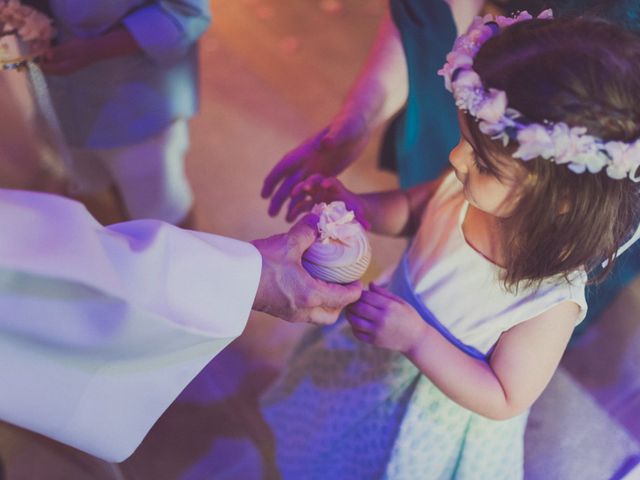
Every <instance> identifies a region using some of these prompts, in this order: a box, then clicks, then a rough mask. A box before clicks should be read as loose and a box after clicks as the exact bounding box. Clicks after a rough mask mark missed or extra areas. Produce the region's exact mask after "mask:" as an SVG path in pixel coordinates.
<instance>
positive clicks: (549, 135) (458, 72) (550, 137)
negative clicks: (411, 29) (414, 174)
mask: <svg viewBox="0 0 640 480" xmlns="http://www.w3.org/2000/svg"><path fill="white" fill-rule="evenodd" d="M532 18H533V17H532V16H531V15H530V14H529V13H528V12H520V13H519V14H518V15H517V16H516V17H512V18H509V17H501V16H497V17H493V16H492V15H486V16H485V17H483V18H482V17H476V18H475V19H474V20H473V23H472V24H471V26H470V27H469V30H468V31H467V33H466V34H464V35H461V36H460V37H458V39H457V40H456V41H455V43H454V45H453V50H452V51H451V52H450V53H449V54H448V55H447V63H445V65H444V67H442V69H440V70H439V71H438V74H439V75H442V76H443V77H444V79H445V87H446V88H447V90H449V91H450V92H453V97H454V99H455V101H456V106H457V107H458V108H459V109H461V110H465V111H467V112H469V114H471V115H472V116H473V117H475V118H476V119H477V120H478V122H479V124H478V127H479V128H480V131H481V132H482V133H484V134H485V135H488V136H490V137H491V138H492V139H494V140H501V141H502V143H503V145H504V146H506V145H507V144H508V143H509V141H511V140H516V141H517V142H518V149H517V150H516V152H515V153H514V154H513V156H514V157H516V158H520V159H522V160H525V161H526V160H531V159H533V158H536V157H542V158H544V159H546V160H550V161H552V162H555V163H557V164H567V166H568V168H569V169H571V170H572V171H573V172H575V173H583V172H585V171H589V172H591V173H597V172H600V171H601V170H602V169H603V168H604V169H606V173H607V175H608V176H609V177H610V178H613V179H616V180H620V179H624V178H629V179H630V180H632V181H634V182H640V172H638V167H640V139H638V140H636V141H634V142H632V143H625V142H619V141H609V142H605V141H603V140H601V139H599V138H596V137H593V136H591V135H588V134H587V133H586V132H587V129H586V128H585V127H570V126H569V125H567V124H566V123H564V122H558V123H553V122H550V121H546V120H545V121H544V122H543V123H542V124H540V123H532V122H530V121H528V120H527V119H526V118H525V117H524V115H523V114H522V113H520V112H518V111H517V110H515V109H513V108H509V107H508V106H507V94H506V93H505V92H504V91H502V90H497V89H495V88H490V89H488V90H487V89H486V88H485V87H484V86H483V85H482V80H481V79H480V76H479V75H478V74H477V73H476V72H475V71H474V70H473V58H474V57H475V55H476V54H477V53H478V50H480V47H481V46H482V45H483V44H484V43H485V42H486V41H487V40H489V39H490V38H491V37H493V36H494V35H496V34H498V33H499V32H500V30H501V29H502V28H504V27H508V26H510V25H513V24H514V23H519V22H524V21H527V20H531V19H532ZM537 18H538V19H543V20H549V19H552V18H553V14H552V12H551V10H545V11H544V12H542V13H541V14H540V15H538V17H537Z"/></svg>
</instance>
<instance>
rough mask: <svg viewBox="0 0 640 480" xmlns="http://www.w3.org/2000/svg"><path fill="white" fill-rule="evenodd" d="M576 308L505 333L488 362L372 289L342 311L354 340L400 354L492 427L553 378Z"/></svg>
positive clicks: (562, 308)
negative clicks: (493, 421)
mask: <svg viewBox="0 0 640 480" xmlns="http://www.w3.org/2000/svg"><path fill="white" fill-rule="evenodd" d="M578 313H579V307H578V306H577V305H576V304H575V303H573V302H570V301H566V302H563V303H561V304H559V305H557V306H555V307H553V308H551V309H549V310H548V311H546V312H544V313H542V314H540V315H538V316H537V317H535V318H533V319H531V320H528V321H526V322H523V323H521V324H519V325H516V326H514V327H513V328H511V329H510V330H508V331H506V332H504V333H503V334H502V336H501V337H500V340H499V341H498V344H497V345H496V348H495V350H494V351H493V353H492V354H491V357H490V359H489V361H488V362H486V361H483V360H479V359H476V358H473V357H471V356H469V355H467V354H466V353H464V352H462V351H461V350H460V349H458V348H457V347H455V346H454V345H453V344H452V343H450V342H449V341H448V340H447V339H446V338H444V337H443V336H442V335H441V334H440V333H439V332H438V331H437V330H435V328H433V327H432V326H430V325H429V324H428V323H426V322H425V321H424V320H423V319H422V318H421V317H420V316H419V315H418V313H417V312H416V311H415V310H414V309H413V307H412V306H411V305H409V304H407V303H406V302H405V301H404V300H402V299H400V298H399V297H397V296H395V295H393V294H392V293H390V292H388V291H387V290H385V289H383V288H381V287H377V286H375V285H372V286H371V291H365V292H363V294H362V297H361V299H360V300H359V301H358V302H357V303H356V304H354V305H353V306H351V307H349V308H348V310H347V319H348V320H349V322H350V323H351V326H352V328H353V331H354V335H355V336H356V337H357V338H358V339H360V340H362V341H365V342H367V343H371V344H373V345H377V346H380V347H383V348H388V349H391V350H396V351H399V352H402V353H403V354H404V355H406V357H407V358H408V359H409V360H410V361H411V362H412V363H413V364H415V365H416V366H417V367H418V368H419V369H420V370H421V371H422V373H424V374H425V375H426V376H427V377H428V378H429V379H430V380H431V381H432V382H433V383H434V384H435V385H436V386H437V387H438V388H439V389H440V390H442V392H443V393H444V394H445V395H447V396H448V397H449V398H451V399H452V400H453V401H455V402H456V403H458V404H460V405H462V406H463V407H465V408H468V409H469V410H471V411H474V412H476V413H478V414H480V415H483V416H485V417H488V418H492V419H495V420H504V419H507V418H511V417H514V416H516V415H518V414H520V413H522V412H524V411H525V410H526V409H527V408H529V407H530V406H531V404H532V403H533V402H534V401H535V400H536V399H537V398H538V396H540V394H541V393H542V391H543V390H544V388H545V387H546V385H547V383H548V382H549V380H550V379H551V376H552V375H553V373H554V372H555V370H556V368H557V366H558V363H559V362H560V358H561V357H562V354H563V352H564V350H565V348H566V346H567V343H568V342H569V337H570V336H571V332H572V331H573V327H574V325H575V321H576V318H577V316H578Z"/></svg>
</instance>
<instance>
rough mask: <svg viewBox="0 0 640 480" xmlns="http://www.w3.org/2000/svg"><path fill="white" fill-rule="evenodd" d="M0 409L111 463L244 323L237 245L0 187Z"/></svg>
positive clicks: (246, 281) (249, 270)
mask: <svg viewBox="0 0 640 480" xmlns="http://www.w3.org/2000/svg"><path fill="white" fill-rule="evenodd" d="M0 221H1V222H2V233H0V385H2V394H1V395H0V418H1V419H2V420H5V421H8V422H10V423H13V424H16V425H18V426H21V427H24V428H27V429H30V430H33V431H36V432H38V433H41V434H44V435H47V436H49V437H51V438H54V439H56V440H58V441H61V442H63V443H66V444H68V445H71V446H74V447H76V448H79V449H81V450H84V451H86V452H88V453H91V454H93V455H96V456H98V457H101V458H103V459H105V460H108V461H122V460H124V459H125V458H126V457H128V456H129V455H130V454H131V453H132V452H133V451H134V450H135V448H136V447H137V446H138V445H139V443H140V442H141V441H142V439H143V438H144V436H145V435H146V434H147V432H148V431H149V429H150V428H151V427H152V426H153V424H154V423H155V421H156V420H157V419H158V418H159V416H160V415H161V414H162V413H163V412H164V410H165V409H166V408H167V407H168V406H169V405H170V404H171V402H172V401H173V400H174V399H175V397H176V396H177V395H178V394H179V393H180V392H181V391H182V389H183V388H184V387H185V386H186V385H187V384H188V383H189V382H190V381H191V380H192V379H193V377H194V376H195V375H196V374H197V373H198V372H199V371H200V370H201V369H202V368H203V367H204V366H205V365H206V364H207V363H208V362H209V361H210V360H211V359H212V358H213V357H214V356H215V355H216V354H217V353H218V352H220V350H222V349H223V348H224V347H225V346H226V345H228V344H229V342H230V341H231V340H233V339H234V338H235V337H237V336H238V335H239V334H240V333H241V332H242V330H243V329H244V326H245V324H246V320H247V318H248V315H249V312H250V310H251V305H252V304H253V299H254V296H255V293H256V290H257V287H258V282H259V278H260V268H261V259H260V255H259V253H258V251H257V250H256V249H255V248H254V247H253V246H252V245H251V244H249V243H244V242H239V241H236V240H231V239H227V238H223V237H219V236H215V235H209V234H204V233H197V232H189V231H184V230H180V229H178V228H176V227H173V226H171V225H168V224H165V223H162V222H158V221H151V220H144V221H134V222H127V223H123V224H118V225H115V226H111V227H107V228H105V227H102V226H101V225H100V224H98V223H97V222H96V221H95V220H94V219H93V218H92V217H91V216H90V215H89V214H88V213H87V211H86V210H85V209H84V207H82V206H81V205H80V204H78V203H76V202H73V201H71V200H68V199H64V198H61V197H57V196H54V195H46V194H37V193H32V192H23V191H8V190H0Z"/></svg>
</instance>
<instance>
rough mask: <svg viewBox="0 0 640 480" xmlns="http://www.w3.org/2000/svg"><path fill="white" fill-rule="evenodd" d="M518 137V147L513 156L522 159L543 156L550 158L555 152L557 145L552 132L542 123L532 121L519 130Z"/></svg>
mask: <svg viewBox="0 0 640 480" xmlns="http://www.w3.org/2000/svg"><path fill="white" fill-rule="evenodd" d="M516 139H517V140H518V149H517V150H516V151H515V153H514V154H513V156H514V157H515V158H520V159H522V160H531V159H533V158H537V157H542V158H550V157H551V156H552V155H553V153H554V152H555V145H554V142H553V139H552V138H551V134H550V133H549V131H548V130H547V129H546V128H545V127H544V126H542V125H539V124H537V123H532V124H531V125H527V126H526V127H524V128H522V129H520V130H518V134H517V137H516Z"/></svg>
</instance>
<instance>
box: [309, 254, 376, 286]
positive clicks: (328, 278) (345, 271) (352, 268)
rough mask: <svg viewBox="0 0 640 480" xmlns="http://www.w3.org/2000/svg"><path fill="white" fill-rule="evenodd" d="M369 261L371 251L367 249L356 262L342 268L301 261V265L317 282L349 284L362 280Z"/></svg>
mask: <svg viewBox="0 0 640 480" xmlns="http://www.w3.org/2000/svg"><path fill="white" fill-rule="evenodd" d="M370 261H371V249H369V248H368V249H367V251H366V252H365V254H364V255H362V256H361V257H360V258H359V259H358V261H357V262H355V263H352V264H350V265H345V266H343V267H335V266H332V267H328V266H325V265H319V264H317V263H312V262H309V261H308V260H306V259H304V258H303V259H302V265H303V266H304V268H305V269H306V270H307V272H309V274H310V275H311V276H312V277H314V278H317V279H319V280H324V281H325V282H331V283H351V282H355V281H356V280H359V279H360V278H362V276H363V275H364V273H365V272H366V271H367V268H368V267H369V263H370Z"/></svg>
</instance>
